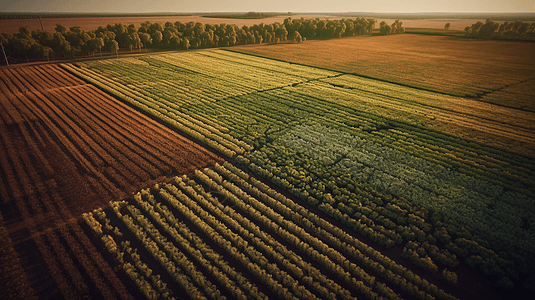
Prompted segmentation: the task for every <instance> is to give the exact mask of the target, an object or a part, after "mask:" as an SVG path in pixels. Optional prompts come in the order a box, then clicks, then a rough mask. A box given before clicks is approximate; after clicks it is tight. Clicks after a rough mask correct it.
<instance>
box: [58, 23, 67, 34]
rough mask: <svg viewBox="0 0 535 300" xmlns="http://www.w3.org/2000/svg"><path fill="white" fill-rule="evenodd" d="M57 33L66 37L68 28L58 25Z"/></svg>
mask: <svg viewBox="0 0 535 300" xmlns="http://www.w3.org/2000/svg"><path fill="white" fill-rule="evenodd" d="M55 30H56V32H59V33H61V34H63V35H65V33H67V27H65V26H63V25H61V24H56V28H55Z"/></svg>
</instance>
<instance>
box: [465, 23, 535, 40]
mask: <svg viewBox="0 0 535 300" xmlns="http://www.w3.org/2000/svg"><path fill="white" fill-rule="evenodd" d="M464 32H465V36H467V37H472V38H483V39H500V38H524V39H529V38H535V22H533V23H531V24H530V23H525V22H521V21H514V22H504V23H498V22H494V21H492V20H491V19H487V20H486V21H485V23H483V22H481V21H479V22H476V23H475V24H472V26H467V27H465V28H464Z"/></svg>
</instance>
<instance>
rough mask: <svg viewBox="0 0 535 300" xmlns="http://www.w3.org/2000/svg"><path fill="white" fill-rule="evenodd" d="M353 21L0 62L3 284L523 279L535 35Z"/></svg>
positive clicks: (242, 293)
mask: <svg viewBox="0 0 535 300" xmlns="http://www.w3.org/2000/svg"><path fill="white" fill-rule="evenodd" d="M247 21H249V20H247ZM286 22H287V21H286ZM317 22H318V21H317V20H316V23H317ZM337 22H338V21H337ZM351 22H352V21H347V24H349V25H350V26H360V27H359V28H356V27H355V28H354V29H353V30H354V31H353V32H351V34H348V36H343V35H342V32H338V33H337V34H335V33H336V32H337V31H336V30H338V29H336V28H343V26H346V25H345V24H346V23H344V21H341V22H338V23H336V22H333V23H331V25H332V26H331V27H330V29H329V27H328V26H326V27H325V28H326V29H325V30H324V32H323V34H325V36H327V35H328V33H329V32H331V31H332V33H333V34H332V37H331V38H334V39H329V40H328V39H327V38H325V39H322V38H318V39H317V40H314V39H312V40H307V39H306V36H305V34H303V36H304V37H305V38H302V37H301V36H300V35H299V38H297V36H298V34H299V32H298V31H296V33H292V34H293V35H294V37H292V38H287V35H288V32H286V34H284V32H283V31H284V30H283V29H282V27H281V28H280V29H279V30H278V31H277V29H276V28H278V27H266V28H270V29H266V32H268V31H269V30H271V31H273V35H271V34H270V33H269V32H268V33H267V34H266V33H264V36H261V34H259V33H258V32H256V33H254V32H255V31H254V30H255V29H249V28H248V29H247V30H251V31H248V34H249V35H247V34H245V38H244V39H245V40H243V41H241V40H239V39H238V38H237V35H236V36H234V35H232V32H233V31H234V30H236V28H237V27H233V26H228V27H227V26H218V27H213V28H215V29H216V30H219V31H220V32H219V34H221V36H222V38H221V39H219V38H214V32H213V31H211V30H212V27H207V30H206V31H204V30H205V29H206V28H205V27H202V30H203V31H202V33H200V34H199V38H198V43H196V42H195V38H196V37H194V36H195V34H196V33H195V31H194V29H193V28H196V29H195V30H200V29H201V26H200V25H199V26H197V25H194V24H190V25H191V26H189V27H187V26H188V25H187V24H186V25H185V24H182V23H177V24H172V23H169V24H166V29H167V31H166V32H167V33H166V34H170V32H171V31H173V30H174V31H176V34H175V36H174V41H175V43H176V45H175V46H176V48H177V49H178V48H180V47H182V46H184V48H183V49H180V50H176V49H175V50H173V51H162V50H163V48H162V49H159V48H158V47H159V46H158V43H159V41H158V42H155V43H154V44H153V47H154V50H155V52H153V53H147V52H143V51H142V44H139V45H138V46H139V49H138V50H139V52H137V53H135V54H134V55H119V54H118V51H117V50H118V48H117V49H115V53H113V56H112V57H111V58H101V57H98V56H97V57H91V59H86V58H84V59H77V60H68V59H65V58H66V57H64V60H63V61H61V62H58V63H48V64H40V63H38V64H33V65H23V66H9V67H2V68H0V164H1V167H0V197H1V198H0V213H1V214H0V255H1V256H0V282H2V283H0V287H1V288H2V289H3V292H4V293H5V295H7V298H8V299H21V298H23V299H41V298H46V299H79V298H92V299H145V298H146V299H356V298H359V299H447V300H450V299H451V300H453V299H500V298H507V297H510V296H511V297H513V298H515V299H516V298H519V297H520V295H522V293H525V292H527V291H530V290H531V289H532V288H533V287H532V285H533V282H535V273H534V272H533V270H534V269H535V263H534V262H533V259H532V258H533V257H534V256H535V250H534V248H533V245H535V150H534V149H535V122H534V120H535V105H534V100H535V99H534V93H535V90H534V88H533V86H535V85H534V84H533V83H534V80H535V60H533V57H535V44H534V43H531V42H519V41H496V40H475V39H469V38H464V37H454V36H432V35H421V34H392V35H390V34H388V35H377V33H374V32H373V31H372V30H371V27H370V28H369V30H368V29H366V28H367V27H366V26H367V25H366V24H368V25H370V24H372V25H373V23H371V22H368V21H367V20H365V19H361V20H356V21H355V23H351ZM422 22H423V20H422ZM256 23H258V22H255V24H256ZM286 24H287V25H288V26H293V25H292V23H291V21H290V22H287V23H286ZM294 24H298V25H299V24H302V23H299V22H297V23H294ZM303 24H304V23H303ZM307 24H308V25H307V26H311V27H310V28H314V27H313V26H312V25H314V24H313V23H312V22H309V23H307ZM325 24H328V23H327V22H325ZM351 24H353V25H351ZM395 24H396V23H394V24H393V25H392V26H394V29H396V25H395ZM398 24H399V23H398ZM181 25H184V26H183V28H182V29H184V32H190V33H191V34H192V38H191V41H192V43H193V44H194V45H195V47H194V48H198V49H189V47H190V46H189V45H190V44H189V40H187V39H186V38H184V39H180V38H179V37H178V35H177V34H178V32H179V31H178V30H179V29H180V28H181ZM201 25H202V24H201ZM335 25H336V26H338V27H336V28H335V27H334V26H335ZM365 25H366V26H365ZM385 25H388V24H386V23H383V24H381V25H380V26H381V30H384V28H385ZM151 26H152V25H151V24H148V23H147V24H146V26H145V27H144V29H143V30H152V29H150V28H156V29H155V31H158V30H157V29H158V28H159V27H162V26H161V25H160V26H158V24H157V25H154V26H152V27H151ZM193 26H196V27H193ZM299 26H301V25H299ZM299 26H297V25H296V27H297V28H299ZM303 26H304V25H303ZM314 26H315V25H314ZM370 26H371V25H370ZM442 27H443V25H442ZM58 28H59V29H61V28H62V27H58ZM109 28H110V29H111V28H112V27H111V26H110V27H109ZM113 28H123V29H124V28H130V29H131V30H133V29H135V26H131V27H123V26H117V27H113ZM162 28H163V27H162ZM173 28H174V29H173ZM177 28H178V29H177ZM255 28H256V27H255ZM259 28H261V27H259ZM430 28H432V27H430ZM65 30H67V29H65ZM76 30H78V29H76V28H75V29H73V31H69V32H70V33H65V34H66V35H69V34H71V35H72V34H74V33H73V32H75V31H76ZM188 30H189V31H188ZM225 30H228V31H225ZM238 30H239V28H238ZM329 30H330V31H329ZM396 30H398V33H402V32H403V30H401V25H399V26H398V27H397V29H396ZM394 31H395V30H393V31H392V32H394ZM21 32H25V31H24V30H22V31H21ZM66 32H67V31H66ZM158 32H159V31H158ZM205 32H207V34H204V33H205ZM243 32H245V30H243ZM251 32H253V33H251ZM281 32H283V33H282V35H283V36H284V40H282V39H280V38H279V37H278V36H277V35H280V34H281ZM348 32H349V31H348ZM227 33H228V34H229V36H230V38H229V36H224V35H225V34H227ZM92 34H95V37H93V39H98V37H97V35H96V33H95V32H93V33H92ZM106 34H107V36H108V37H111V35H109V31H108V33H106ZM130 34H133V33H130ZM136 34H137V33H136ZM142 34H143V33H142ZM145 34H147V35H148V33H146V32H145ZM160 34H161V32H160ZM180 34H181V36H182V32H181V33H180ZM210 34H212V36H210ZM255 34H256V35H255ZM357 35H360V36H357ZM56 36H59V35H57V34H56ZM88 36H89V34H88ZM125 36H127V35H125ZM310 36H315V33H314V35H312V34H311V35H310ZM200 37H203V38H200ZM225 37H226V38H227V39H226V40H224V38H225ZM149 38H150V36H149ZM249 38H252V41H253V44H251V43H249V44H248V45H238V44H239V43H242V44H246V43H248V42H247V39H249ZM138 39H139V36H138ZM264 39H265V40H264ZM292 39H293V40H292ZM89 40H90V39H89ZM89 40H88V41H89ZM110 40H112V39H111V38H110ZM172 40H173V39H172V38H169V36H168V38H167V41H168V43H167V45H168V46H169V45H171V44H170V43H171V42H170V41H172ZM186 40H187V41H186ZM162 41H164V39H163V37H162ZM230 41H233V42H232V44H233V45H237V46H234V47H230V44H231V43H230ZM255 41H258V42H259V43H256V42H255ZM262 41H269V42H267V43H264V44H260V43H261V42H262ZM125 43H126V42H125ZM140 43H141V42H140ZM147 43H148V42H147ZM151 43H152V42H151ZM218 43H219V44H218ZM112 44H114V45H115V46H117V47H119V46H118V45H119V43H118V42H116V41H115V40H113V41H112ZM161 45H165V42H162V44H161ZM218 45H219V46H222V47H220V48H219V49H215V47H216V46H218ZM179 46H180V47H179ZM223 46H224V47H223ZM144 47H145V50H146V47H147V45H145V46H144ZM162 47H163V46H162ZM203 47H205V48H211V49H200V48H203ZM13 49H17V48H16V47H15V46H14V47H13ZM73 49H74V48H73ZM80 49H82V48H80ZM72 51H78V50H76V49H74V50H72ZM79 51H80V52H83V51H82V50H79ZM130 51H131V52H132V49H130ZM73 53H74V52H73ZM95 53H96V52H94V53H93V55H94V54H95ZM21 57H22V56H21ZM6 62H7V58H6Z"/></svg>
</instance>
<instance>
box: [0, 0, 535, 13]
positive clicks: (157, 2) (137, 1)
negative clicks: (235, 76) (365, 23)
mask: <svg viewBox="0 0 535 300" xmlns="http://www.w3.org/2000/svg"><path fill="white" fill-rule="evenodd" d="M247 11H257V12H349V11H351V12H535V0H411V1H407V0H153V1H146V0H143V1H142V0H111V1H110V0H84V1H80V0H74V1H73V0H0V12H121V13H149V12H247Z"/></svg>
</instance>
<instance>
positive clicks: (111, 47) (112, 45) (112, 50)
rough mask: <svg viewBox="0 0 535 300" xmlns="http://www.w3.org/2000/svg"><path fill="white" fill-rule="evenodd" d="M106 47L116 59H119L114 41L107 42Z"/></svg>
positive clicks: (117, 47)
mask: <svg viewBox="0 0 535 300" xmlns="http://www.w3.org/2000/svg"><path fill="white" fill-rule="evenodd" d="M108 47H109V48H110V51H111V53H115V55H117V58H119V43H117V41H116V40H111V41H108Z"/></svg>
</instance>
